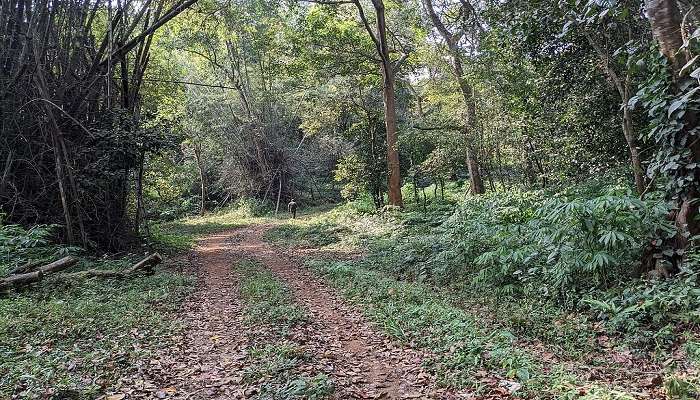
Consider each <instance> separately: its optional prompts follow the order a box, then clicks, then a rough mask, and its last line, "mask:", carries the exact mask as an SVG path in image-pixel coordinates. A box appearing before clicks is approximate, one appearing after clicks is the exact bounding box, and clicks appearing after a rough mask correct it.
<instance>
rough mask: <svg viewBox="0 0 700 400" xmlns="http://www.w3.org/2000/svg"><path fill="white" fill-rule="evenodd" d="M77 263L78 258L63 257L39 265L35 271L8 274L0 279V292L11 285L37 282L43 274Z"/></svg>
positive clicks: (16, 285) (61, 269)
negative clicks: (41, 265)
mask: <svg viewBox="0 0 700 400" xmlns="http://www.w3.org/2000/svg"><path fill="white" fill-rule="evenodd" d="M77 263H78V259H77V258H75V257H73V256H68V257H63V258H61V259H60V260H57V261H54V262H52V263H50V264H46V265H44V266H43V267H39V268H37V269H36V271H33V272H27V273H24V274H16V275H10V276H8V277H7V278H3V279H0V292H2V291H6V290H8V289H10V288H12V287H18V286H23V285H28V284H30V283H33V282H38V281H40V280H42V279H43V278H44V276H46V275H49V274H52V273H56V272H59V271H63V270H64V269H67V268H70V267H72V266H74V265H75V264H77Z"/></svg>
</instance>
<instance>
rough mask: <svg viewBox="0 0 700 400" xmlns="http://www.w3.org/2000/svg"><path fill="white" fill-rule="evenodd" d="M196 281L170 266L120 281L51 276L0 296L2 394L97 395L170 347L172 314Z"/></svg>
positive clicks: (175, 328)
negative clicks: (55, 278) (66, 279)
mask: <svg viewBox="0 0 700 400" xmlns="http://www.w3.org/2000/svg"><path fill="white" fill-rule="evenodd" d="M114 264H115V265H113V267H117V268H118V267H120V266H121V267H126V266H127V265H128V264H129V261H128V260H124V261H122V262H115V263H114ZM117 264H119V265H117ZM88 267H97V266H95V265H89V266H88ZM192 284H193V282H192V280H191V279H189V278H186V277H184V276H181V275H177V274H173V273H170V272H160V273H157V274H155V275H153V276H145V277H139V279H133V280H132V279H129V280H119V281H117V280H104V279H94V280H93V279H90V280H85V281H80V282H63V281H61V282H54V281H52V280H50V279H48V280H47V281H46V282H45V283H42V284H39V285H38V287H36V288H33V289H32V290H31V291H29V292H26V293H20V294H14V295H11V296H9V297H6V298H0V365H2V366H3V368H2V370H3V373H2V374H0V397H2V398H15V397H13V396H17V397H16V398H20V399H23V398H43V397H45V396H49V397H50V396H51V395H50V393H53V396H54V397H56V398H69V397H70V398H76V399H86V400H87V399H94V398H96V397H98V396H99V395H101V394H102V393H103V389H104V387H110V386H111V385H113V384H114V382H116V379H117V378H118V377H120V376H122V375H123V374H126V373H129V372H132V371H133V370H132V369H133V368H134V367H135V365H137V363H138V361H139V360H144V359H145V360H147V359H149V356H150V354H151V353H152V352H153V351H155V350H156V349H157V348H159V347H161V346H167V345H168V343H169V339H168V338H169V337H170V336H171V335H172V334H173V333H174V332H177V331H178V330H179V329H180V327H179V325H178V324H177V323H176V322H175V320H174V319H173V318H172V315H171V314H172V313H173V312H174V311H175V310H176V309H177V306H178V304H179V301H180V300H181V299H182V298H184V296H185V295H186V294H187V293H188V292H189V290H190V289H191V286H192Z"/></svg>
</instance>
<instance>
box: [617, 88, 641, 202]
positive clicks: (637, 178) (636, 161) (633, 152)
mask: <svg viewBox="0 0 700 400" xmlns="http://www.w3.org/2000/svg"><path fill="white" fill-rule="evenodd" d="M628 100H629V99H628ZM622 114H623V115H622V132H623V133H624V135H625V140H626V141H627V146H628V147H629V151H630V164H631V167H632V174H633V175H634V187H635V189H636V190H637V193H638V194H642V193H644V189H645V188H646V179H645V178H644V168H643V167H642V162H641V159H640V157H639V146H638V144H637V136H636V135H635V133H634V130H633V128H632V119H631V117H632V116H631V115H630V109H629V107H628V106H627V101H625V105H624V106H623V110H622Z"/></svg>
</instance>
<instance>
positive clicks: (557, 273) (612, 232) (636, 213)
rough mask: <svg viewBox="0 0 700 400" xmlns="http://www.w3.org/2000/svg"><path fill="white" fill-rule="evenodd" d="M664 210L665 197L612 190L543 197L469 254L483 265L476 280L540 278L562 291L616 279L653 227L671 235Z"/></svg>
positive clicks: (624, 275) (630, 271)
mask: <svg viewBox="0 0 700 400" xmlns="http://www.w3.org/2000/svg"><path fill="white" fill-rule="evenodd" d="M504 211H505V212H506V216H507V213H508V210H507V209H506V210H504ZM666 214H667V207H666V204H665V202H662V201H658V200H648V201H641V200H638V199H637V198H636V197H633V196H631V195H624V194H616V193H612V194H609V195H602V196H596V197H593V198H590V199H580V198H575V199H568V198H567V197H559V198H554V199H551V200H548V201H545V202H544V203H543V204H541V205H539V206H538V207H537V208H536V209H535V210H534V213H533V214H532V217H531V218H529V219H528V220H520V221H518V220H517V219H506V220H504V221H503V222H502V223H501V224H499V225H498V226H496V227H495V228H496V229H495V232H494V234H493V236H492V240H493V243H494V244H496V243H497V244H496V245H495V246H494V247H493V248H491V249H489V250H488V251H486V252H485V253H484V254H482V255H481V256H479V257H477V258H476V259H475V260H474V261H475V263H476V264H477V265H481V266H484V267H486V268H485V269H483V270H482V272H481V274H480V277H479V280H480V281H482V282H488V281H492V282H500V284H513V285H523V284H527V283H529V282H534V283H535V284H540V283H544V284H545V285H546V286H549V287H550V288H552V289H554V290H555V291H556V292H555V293H556V294H558V295H560V296H567V297H571V296H575V293H578V292H580V291H582V290H587V289H591V288H595V287H607V286H610V285H611V284H613V283H619V282H621V281H622V280H625V279H629V278H631V277H634V276H635V274H637V270H636V269H635V268H634V265H635V264H637V263H638V261H637V260H639V259H640V258H641V250H642V247H643V246H644V245H646V243H648V242H650V241H651V240H652V239H653V237H654V236H655V234H656V232H658V231H666V232H668V234H669V235H673V233H674V232H675V231H674V229H673V227H672V225H670V224H669V223H668V222H666V221H665V219H664V217H665V215H666ZM518 215H519V214H518ZM572 291H573V292H572ZM544 294H545V295H546V293H544Z"/></svg>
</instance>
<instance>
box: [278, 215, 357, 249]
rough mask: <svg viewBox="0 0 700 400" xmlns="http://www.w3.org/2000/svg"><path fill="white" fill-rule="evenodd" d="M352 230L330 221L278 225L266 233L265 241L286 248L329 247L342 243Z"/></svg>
mask: <svg viewBox="0 0 700 400" xmlns="http://www.w3.org/2000/svg"><path fill="white" fill-rule="evenodd" d="M349 231H350V230H349V229H348V228H346V227H343V226H340V225H337V224H334V223H332V222H329V221H319V222H315V223H311V224H284V225H278V226H275V227H274V228H272V229H270V230H268V231H267V232H265V236H264V238H265V240H267V241H269V242H271V243H275V244H281V245H284V246H288V247H289V246H314V247H323V246H329V245H332V244H334V243H338V242H340V241H341V239H342V237H343V236H345V235H346V234H347V233H348V232H349Z"/></svg>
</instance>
